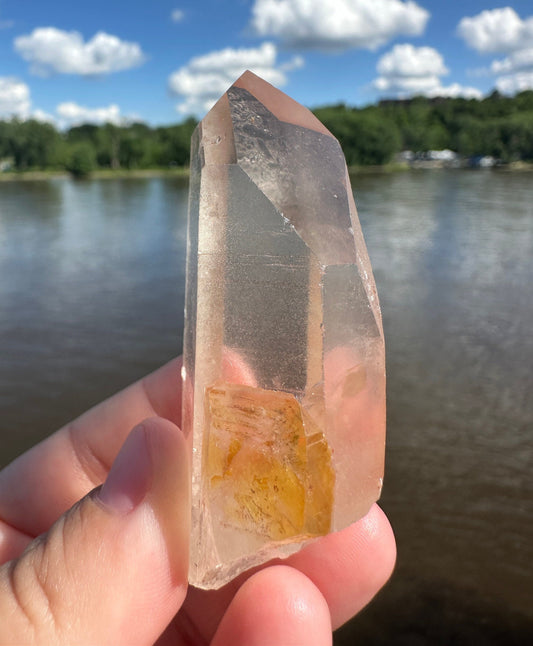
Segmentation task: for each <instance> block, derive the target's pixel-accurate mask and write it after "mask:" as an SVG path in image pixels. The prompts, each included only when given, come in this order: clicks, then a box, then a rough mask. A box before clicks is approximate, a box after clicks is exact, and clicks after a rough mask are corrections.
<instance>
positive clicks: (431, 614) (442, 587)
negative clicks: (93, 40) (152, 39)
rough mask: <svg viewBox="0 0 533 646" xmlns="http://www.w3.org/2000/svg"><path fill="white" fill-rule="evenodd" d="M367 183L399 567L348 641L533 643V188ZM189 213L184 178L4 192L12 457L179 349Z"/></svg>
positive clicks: (423, 181)
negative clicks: (383, 344) (379, 306)
mask: <svg viewBox="0 0 533 646" xmlns="http://www.w3.org/2000/svg"><path fill="white" fill-rule="evenodd" d="M353 185H354V189H355V194H356V201H357V204H358V207H359V212H360V217H361V221H362V225H363V230H364V232H365V236H366V240H367V244H368V248H369V252H370V256H371V259H372V262H373V266H374V271H375V276H376V281H377V285H378V290H379V294H380V298H381V304H382V309H383V315H384V325H385V333H386V341H387V361H388V450H387V473H386V480H385V488H384V494H383V499H382V504H383V507H384V508H385V509H386V511H387V513H388V514H389V516H390V517H391V520H392V523H393V526H394V528H395V531H396V534H397V539H398V546H399V561H398V569H397V573H396V575H395V577H394V578H393V581H392V583H391V584H390V585H389V587H388V588H387V589H386V590H385V591H384V592H383V593H382V594H381V595H380V596H379V597H378V599H377V600H376V601H375V602H374V604H372V605H371V606H370V608H369V609H368V610H367V611H366V612H365V613H364V614H363V615H362V616H361V617H360V618H359V619H358V620H357V621H355V622H353V623H352V624H351V625H350V626H348V627H347V628H345V629H343V630H342V631H340V632H339V634H338V635H337V641H338V643H339V644H341V643H342V644H344V643H346V644H347V643H352V641H353V638H354V635H355V636H358V637H357V639H358V640H359V639H361V640H364V641H365V643H368V644H390V643H394V644H397V643H399V644H403V643H405V644H435V643H442V644H448V643H452V642H453V643H459V644H462V643H465V644H493V643H494V644H496V643H497V644H500V643H501V644H508V643H526V642H527V641H529V639H531V638H532V637H533V598H532V590H533V581H532V578H533V577H532V562H533V506H532V505H533V503H532V501H533V486H532V478H531V473H532V467H533V396H532V392H533V372H532V366H533V332H532V329H533V327H532V325H531V321H532V319H533V299H532V294H533V290H532V285H533V262H532V258H533V188H532V187H533V177H532V176H531V175H530V174H527V173H524V174H520V173H516V174H515V173H512V174H511V173H501V172H494V171H481V172H468V171H419V172H410V173H402V174H394V175H375V176H373V175H370V176H366V175H365V176H358V177H355V178H354V179H353ZM186 204H187V187H186V185H185V184H183V182H180V181H179V180H176V179H171V178H161V179H159V178H151V179H120V180H95V181H86V182H72V181H70V180H67V179H58V180H53V181H42V182H24V183H3V184H0V410H1V418H0V462H1V463H6V462H8V461H9V460H10V459H11V458H12V457H14V456H15V455H16V454H18V453H19V452H21V451H23V450H25V449H26V448H27V447H29V446H31V445H32V444H33V443H34V442H36V441H37V440H39V439H41V438H43V437H45V436H46V435H47V434H48V433H50V432H52V431H53V430H54V429H55V428H57V427H59V426H60V425H62V424H63V423H65V422H66V421H68V420H69V419H71V418H72V417H74V416H76V415H77V414H79V413H80V412H82V411H83V410H85V409H86V408H88V407H89V406H91V405H92V404H94V403H96V402H98V401H99V400H101V399H102V398H104V397H105V396H108V395H109V394H111V393H113V392H115V391H116V390H117V389H119V388H121V387H123V386H125V385H126V384H128V383H130V382H131V381H132V380H134V379H136V378H138V377H140V376H142V375H143V374H145V373H146V372H148V371H149V370H151V369H153V368H156V367H157V366H158V365H160V364H161V363H163V362H164V361H166V360H167V359H170V358H171V357H172V356H174V355H175V354H178V353H179V352H180V349H181V335H182V309H183V284H184V270H185V262H184V250H185V225H186ZM384 618H386V620H384ZM513 640H516V641H513Z"/></svg>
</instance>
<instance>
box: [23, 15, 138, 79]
mask: <svg viewBox="0 0 533 646" xmlns="http://www.w3.org/2000/svg"><path fill="white" fill-rule="evenodd" d="M14 42H15V50H16V51H17V52H18V53H19V54H20V55H21V56H22V58H24V59H25V60H26V61H28V62H29V63H31V68H30V69H31V71H32V72H33V73H35V74H39V75H40V76H48V75H50V74H52V73H58V74H81V75H82V76H91V75H98V74H109V73H111V72H118V71H120V70H126V69H129V68H131V67H136V66H137V65H140V64H141V63H143V62H144V60H145V56H144V54H143V52H142V50H141V48H140V46H139V45H138V44H137V43H129V42H126V41H122V40H120V39H119V38H117V36H113V35H111V34H106V33H105V32H102V31H100V32H98V33H97V34H95V36H93V38H91V40H88V41H87V42H84V40H83V37H82V35H81V34H80V33H78V32H76V31H69V32H67V31H62V30H61V29H56V28H55V27H39V28H37V29H34V30H33V32H32V33H31V34H29V35H26V36H19V37H18V38H15V41H14Z"/></svg>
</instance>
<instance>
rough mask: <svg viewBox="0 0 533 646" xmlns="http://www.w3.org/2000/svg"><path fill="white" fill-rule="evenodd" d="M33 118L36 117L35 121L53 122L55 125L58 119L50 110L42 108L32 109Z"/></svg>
mask: <svg viewBox="0 0 533 646" xmlns="http://www.w3.org/2000/svg"><path fill="white" fill-rule="evenodd" d="M31 118H32V119H35V121H42V122H43V123H51V124H53V125H56V119H55V117H54V115H53V114H50V113H49V112H45V111H44V110H41V109H40V108H37V109H35V110H33V111H32V113H31Z"/></svg>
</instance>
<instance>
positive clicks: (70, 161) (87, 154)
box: [66, 141, 96, 178]
mask: <svg viewBox="0 0 533 646" xmlns="http://www.w3.org/2000/svg"><path fill="white" fill-rule="evenodd" d="M95 167H96V154H95V151H94V148H93V146H92V145H91V144H90V143H88V142H86V141H80V142H79V143H77V144H74V146H72V148H71V150H70V153H69V154H68V158H67V163H66V169H67V170H68V171H69V172H70V173H72V175H73V176H74V177H76V178H82V177H87V175H89V174H90V173H91V171H93V170H94V169H95Z"/></svg>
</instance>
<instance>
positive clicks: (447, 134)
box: [0, 90, 533, 176]
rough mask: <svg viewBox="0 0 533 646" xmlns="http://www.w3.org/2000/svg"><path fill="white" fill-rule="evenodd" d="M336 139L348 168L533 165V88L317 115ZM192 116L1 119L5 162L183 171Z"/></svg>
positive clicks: (0, 153)
mask: <svg viewBox="0 0 533 646" xmlns="http://www.w3.org/2000/svg"><path fill="white" fill-rule="evenodd" d="M313 112H314V113H315V114H316V116H317V117H318V118H319V119H320V120H321V121H322V122H323V123H324V125H325V126H326V127H327V128H328V129H329V130H330V131H331V132H332V133H333V134H334V135H335V136H336V137H337V138H338V139H339V141H340V142H341V144H342V147H343V149H344V153H345V155H346V160H347V163H348V165H351V166H352V165H353V166H355V165H381V164H386V163H387V162H390V161H391V160H392V159H393V158H394V155H395V154H396V153H398V152H400V151H402V150H411V151H414V152H424V151H428V150H442V149H445V148H448V149H450V150H453V151H455V152H457V153H459V154H460V155H462V156H464V157H472V156H480V155H491V156H493V157H495V158H497V159H499V160H501V161H502V162H504V163H506V162H511V161H519V160H523V161H533V90H528V91H525V92H521V93H520V94H517V95H516V96H514V97H505V96H502V95H500V94H498V93H497V92H493V93H492V94H491V95H490V96H488V97H486V98H484V99H482V100H478V99H461V98H454V99H452V98H435V99H428V98H425V97H415V98H413V99H406V100H394V101H393V100H390V101H381V102H380V103H378V104H376V105H371V106H367V107H364V108H352V107H348V106H346V105H344V104H339V105H333V106H325V107H320V108H317V109H315V110H314V111H313ZM196 123H197V122H196V121H195V119H193V118H192V117H191V118H189V119H187V120H185V121H183V122H182V123H180V124H177V125H171V126H160V127H150V126H148V125H146V124H144V123H133V124H130V125H124V126H117V125H113V124H109V123H108V124H105V125H90V124H86V125H81V126H76V127H73V128H70V129H69V130H67V131H65V132H62V131H59V130H57V129H56V128H55V127H54V126H53V125H51V124H49V123H42V122H39V121H35V120H27V121H19V120H16V119H14V120H11V121H0V162H1V161H2V160H4V166H5V165H6V162H7V163H8V164H9V163H11V164H12V167H13V169H14V170H17V171H23V170H62V169H66V170H69V171H71V172H72V173H73V174H74V175H80V176H81V175H85V174H88V173H90V172H91V171H92V170H95V169H119V168H123V169H149V168H168V167H174V166H175V167H185V166H187V165H188V163H189V149H190V138H191V134H192V132H193V130H194V128H195V127H196Z"/></svg>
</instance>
